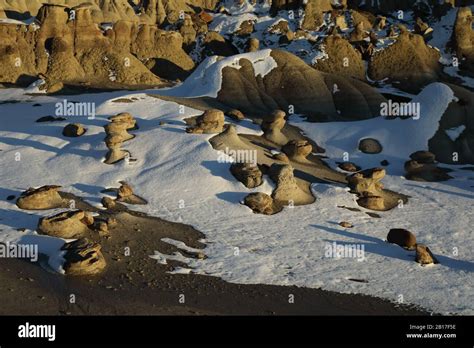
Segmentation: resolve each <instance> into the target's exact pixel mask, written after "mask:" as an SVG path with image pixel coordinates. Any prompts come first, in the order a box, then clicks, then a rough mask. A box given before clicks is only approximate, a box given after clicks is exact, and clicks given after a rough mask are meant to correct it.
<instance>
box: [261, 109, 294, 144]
mask: <svg viewBox="0 0 474 348" xmlns="http://www.w3.org/2000/svg"><path fill="white" fill-rule="evenodd" d="M285 116H286V113H285V112H284V111H282V110H275V111H274V112H273V113H272V114H271V115H269V116H267V117H266V118H265V119H264V120H263V122H262V126H261V127H262V130H263V132H264V133H263V136H264V137H265V139H267V140H270V141H272V142H274V143H275V144H278V145H285V144H286V143H288V138H287V137H286V136H285V135H284V134H283V133H282V132H281V130H282V129H283V127H284V126H285V124H286V120H285Z"/></svg>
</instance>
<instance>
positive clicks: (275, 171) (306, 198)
mask: <svg viewBox="0 0 474 348" xmlns="http://www.w3.org/2000/svg"><path fill="white" fill-rule="evenodd" d="M269 175H270V178H271V179H272V180H273V181H274V182H275V184H276V188H275V190H273V192H272V198H273V199H274V201H275V202H277V203H278V204H279V205H282V206H283V205H291V206H293V205H304V204H309V203H312V202H314V200H315V199H314V197H313V195H312V194H311V193H309V192H306V191H305V190H303V189H302V188H301V187H300V186H299V185H298V183H297V182H296V179H295V177H294V174H293V167H292V166H291V165H289V164H276V163H275V164H273V165H272V166H271V167H270V171H269Z"/></svg>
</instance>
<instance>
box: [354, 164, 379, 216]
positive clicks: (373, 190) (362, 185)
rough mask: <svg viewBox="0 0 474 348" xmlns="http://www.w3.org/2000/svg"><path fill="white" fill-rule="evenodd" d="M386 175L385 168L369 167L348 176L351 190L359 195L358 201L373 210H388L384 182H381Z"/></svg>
mask: <svg viewBox="0 0 474 348" xmlns="http://www.w3.org/2000/svg"><path fill="white" fill-rule="evenodd" d="M383 177H385V170H384V169H381V168H374V169H368V170H365V171H361V172H358V173H355V174H352V175H349V176H348V177H347V182H348V184H349V188H350V189H351V192H353V193H356V194H357V195H358V197H359V198H358V200H357V203H358V204H359V205H360V206H362V207H364V208H367V209H371V210H381V211H383V210H387V208H388V207H387V206H386V204H385V200H384V198H383V192H382V190H383V188H384V187H383V184H382V183H381V182H380V181H381V180H382V179H383Z"/></svg>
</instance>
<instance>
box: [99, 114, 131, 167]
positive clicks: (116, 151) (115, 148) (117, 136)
mask: <svg viewBox="0 0 474 348" xmlns="http://www.w3.org/2000/svg"><path fill="white" fill-rule="evenodd" d="M109 120H110V121H111V122H110V123H109V124H107V125H106V126H105V127H104V128H105V133H106V134H107V136H106V138H105V145H106V146H107V148H108V149H109V151H108V153H107V155H106V158H105V161H104V163H107V164H114V163H117V162H119V161H121V160H123V159H124V158H126V157H127V156H129V155H130V154H129V152H128V151H125V150H122V149H121V146H122V143H123V142H125V141H128V140H130V139H133V138H134V136H133V135H132V134H130V133H128V130H129V129H134V128H135V127H136V121H135V119H134V118H133V116H132V115H130V114H129V113H121V114H118V115H116V116H112V117H109Z"/></svg>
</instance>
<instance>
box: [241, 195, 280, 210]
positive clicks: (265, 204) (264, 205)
mask: <svg viewBox="0 0 474 348" xmlns="http://www.w3.org/2000/svg"><path fill="white" fill-rule="evenodd" d="M244 203H245V205H246V206H248V207H249V208H250V209H252V210H253V212H254V213H257V214H265V215H272V214H274V213H275V212H276V211H275V206H274V204H273V199H272V197H270V196H269V195H267V194H266V193H262V192H256V193H251V194H249V195H247V197H245V200H244Z"/></svg>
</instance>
